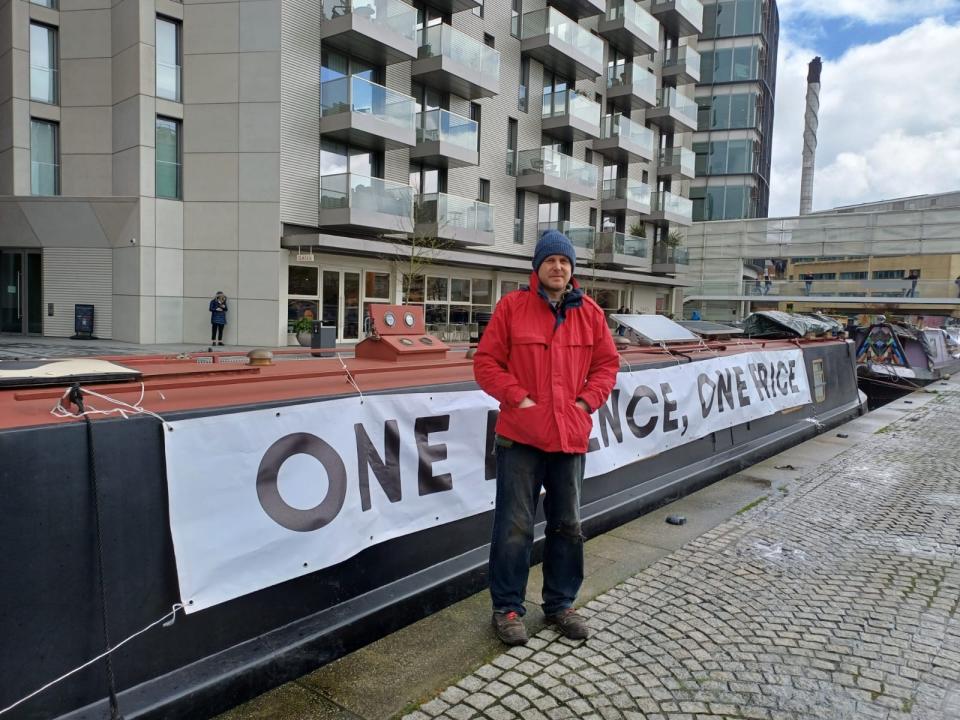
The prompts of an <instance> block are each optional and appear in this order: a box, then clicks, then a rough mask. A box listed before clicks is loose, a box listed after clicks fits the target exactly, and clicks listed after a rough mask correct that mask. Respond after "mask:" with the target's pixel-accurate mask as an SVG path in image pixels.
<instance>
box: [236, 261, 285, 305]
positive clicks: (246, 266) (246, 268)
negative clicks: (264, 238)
mask: <svg viewBox="0 0 960 720" xmlns="http://www.w3.org/2000/svg"><path fill="white" fill-rule="evenodd" d="M239 256H240V260H239V267H240V271H239V275H240V280H239V283H240V297H243V298H252V299H255V300H276V299H278V297H279V293H280V288H279V286H278V285H277V277H279V273H280V271H279V267H280V257H279V256H280V251H279V250H274V251H272V252H246V251H244V250H241V251H240V253H239Z"/></svg>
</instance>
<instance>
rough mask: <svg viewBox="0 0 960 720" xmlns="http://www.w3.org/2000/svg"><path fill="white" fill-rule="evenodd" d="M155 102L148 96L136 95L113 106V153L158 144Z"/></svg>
mask: <svg viewBox="0 0 960 720" xmlns="http://www.w3.org/2000/svg"><path fill="white" fill-rule="evenodd" d="M154 107H155V104H154V100H153V98H152V97H149V96H146V95H134V96H133V97H130V98H127V99H126V100H124V101H122V102H119V103H117V104H116V105H114V106H113V118H112V123H111V124H112V128H111V130H112V136H113V152H115V153H116V152H121V151H123V150H128V149H129V148H132V147H136V146H137V145H144V146H146V147H153V146H154V144H155V142H156V124H155V122H154V120H155V116H156V113H155V111H154Z"/></svg>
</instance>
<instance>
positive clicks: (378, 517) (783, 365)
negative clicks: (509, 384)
mask: <svg viewBox="0 0 960 720" xmlns="http://www.w3.org/2000/svg"><path fill="white" fill-rule="evenodd" d="M809 402H810V387H809V384H808V381H807V373H806V369H805V367H804V364H803V355H802V353H801V351H800V350H784V351H776V352H753V353H744V354H740V355H733V356H728V357H716V358H710V359H706V360H702V361H698V362H694V363H689V364H688V363H685V364H682V365H677V366H676V367H667V368H658V369H655V370H638V371H636V372H620V374H619V376H618V379H617V386H616V389H615V390H614V393H613V394H612V395H611V398H610V400H609V401H608V403H607V405H605V406H604V407H603V408H601V409H600V410H599V411H598V412H596V413H594V416H593V432H592V433H591V442H590V448H591V449H590V451H589V452H588V454H587V462H586V477H587V478H590V477H594V476H597V475H602V474H604V473H608V472H610V471H611V470H614V469H616V468H618V467H621V466H624V465H628V464H630V463H634V462H637V461H638V460H642V459H643V458H647V457H651V456H653V455H656V454H658V453H661V452H663V451H665V450H668V449H670V448H673V447H676V446H678V445H682V444H684V443H688V442H691V441H693V440H696V439H698V438H701V437H704V436H706V435H709V434H710V433H712V432H715V431H717V430H722V429H724V428H728V427H731V426H734V425H739V424H741V423H745V422H747V421H749V420H756V419H758V418H762V417H765V416H767V415H772V414H774V413H776V412H779V411H781V410H786V409H788V408H792V407H796V406H798V405H804V404H806V403H809ZM496 409H497V403H496V401H494V400H493V399H492V398H490V397H489V396H487V395H486V394H485V393H483V392H482V391H479V390H473V391H466V392H434V393H404V394H398V395H377V396H369V395H368V396H365V397H364V398H363V400H362V402H361V400H360V399H359V397H351V398H343V399H339V400H328V401H321V402H315V403H310V404H306V405H297V406H291V407H282V408H274V409H269V410H253V411H249V412H240V413H232V414H225V415H213V416H209V417H204V418H199V419H193V420H181V421H177V422H172V423H169V425H170V426H172V428H173V430H172V431H168V432H166V433H164V437H165V440H166V461H167V484H168V492H169V496H170V528H171V532H172V535H173V544H174V550H175V554H176V562H177V575H178V578H179V583H180V594H181V598H182V600H183V602H184V605H185V606H186V608H187V612H195V611H197V610H201V609H203V608H207V607H210V606H212V605H216V604H218V603H221V602H224V601H226V600H230V599H232V598H235V597H239V596H241V595H245V594H247V593H250V592H254V591H255V590H260V589H262V588H265V587H269V586H271V585H275V584H277V583H280V582H283V581H285V580H290V579H292V578H295V577H299V576H301V575H306V574H307V573H310V572H313V571H315V570H319V569H321V568H325V567H329V566H330V565H334V564H336V563H338V562H342V561H343V560H346V559H347V558H349V557H352V556H353V555H356V554H357V553H358V552H360V551H361V550H363V549H364V548H366V547H369V546H371V545H374V544H376V543H380V542H383V541H385V540H389V539H391V538H395V537H399V536H401V535H406V534H408V533H412V532H416V531H418V530H423V529H425V528H429V527H433V526H436V525H442V524H444V523H449V522H452V521H454V520H459V519H461V518H464V517H468V516H470V515H474V514H477V513H481V512H485V511H487V510H490V509H491V508H492V507H493V502H494V496H495V483H494V482H492V480H493V479H494V475H495V462H494V460H493V454H492V451H493V426H494V423H495V421H496Z"/></svg>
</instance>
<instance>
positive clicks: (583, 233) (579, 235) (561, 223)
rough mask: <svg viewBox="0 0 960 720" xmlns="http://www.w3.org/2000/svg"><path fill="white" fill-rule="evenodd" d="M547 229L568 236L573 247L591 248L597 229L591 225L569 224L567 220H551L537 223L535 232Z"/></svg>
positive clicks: (539, 232)
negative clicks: (578, 225)
mask: <svg viewBox="0 0 960 720" xmlns="http://www.w3.org/2000/svg"><path fill="white" fill-rule="evenodd" d="M547 230H559V231H560V232H562V233H563V234H564V235H566V236H567V237H568V238H570V242H572V243H573V244H574V246H575V247H579V248H584V249H585V250H593V246H594V243H595V241H596V235H597V231H596V230H594V229H593V228H591V227H576V226H574V225H571V223H570V221H569V220H552V221H550V222H541V223H537V234H538V235H542V234H543V233H545V232H546V231H547Z"/></svg>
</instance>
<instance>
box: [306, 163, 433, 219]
mask: <svg viewBox="0 0 960 720" xmlns="http://www.w3.org/2000/svg"><path fill="white" fill-rule="evenodd" d="M413 196H414V190H413V188H412V187H411V186H409V185H401V184H400V183H395V182H391V181H390V180H382V179H381V178H371V177H366V176H365V175H355V174H353V173H341V174H339V175H322V176H321V177H320V209H321V210H328V209H329V210H334V209H346V208H350V209H352V210H364V211H368V212H375V213H380V214H382V215H393V216H395V217H398V218H408V219H409V218H412V217H413Z"/></svg>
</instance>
